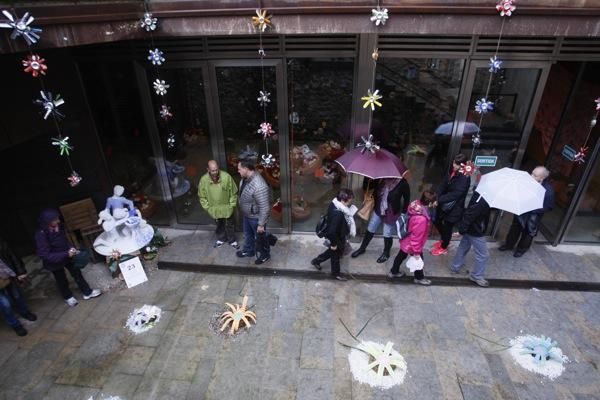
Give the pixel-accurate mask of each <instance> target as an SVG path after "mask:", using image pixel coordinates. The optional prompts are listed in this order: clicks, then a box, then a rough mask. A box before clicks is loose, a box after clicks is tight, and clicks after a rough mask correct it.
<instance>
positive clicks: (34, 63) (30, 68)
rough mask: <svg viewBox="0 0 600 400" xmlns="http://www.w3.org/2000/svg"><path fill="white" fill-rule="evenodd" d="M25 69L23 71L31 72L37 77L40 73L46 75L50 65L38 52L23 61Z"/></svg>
mask: <svg viewBox="0 0 600 400" xmlns="http://www.w3.org/2000/svg"><path fill="white" fill-rule="evenodd" d="M21 62H22V63H23V66H24V67H25V69H24V70H23V71H25V72H30V73H31V75H32V76H33V77H34V78H37V77H38V75H39V74H42V75H46V70H47V69H48V67H47V66H46V64H44V63H45V62H46V60H45V59H43V58H42V57H40V56H38V55H37V54H31V55H29V56H27V60H23V61H21Z"/></svg>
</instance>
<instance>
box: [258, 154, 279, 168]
mask: <svg viewBox="0 0 600 400" xmlns="http://www.w3.org/2000/svg"><path fill="white" fill-rule="evenodd" d="M261 158H262V160H261V162H260V163H261V164H262V165H264V166H265V167H271V166H273V165H274V164H275V161H276V160H275V157H273V154H270V153H269V154H267V155H265V154H263V155H262V156H261Z"/></svg>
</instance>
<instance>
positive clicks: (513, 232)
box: [505, 217, 533, 253]
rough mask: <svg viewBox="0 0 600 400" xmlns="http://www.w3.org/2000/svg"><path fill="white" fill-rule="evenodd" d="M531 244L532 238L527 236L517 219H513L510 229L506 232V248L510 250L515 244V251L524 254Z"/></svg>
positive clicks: (525, 230) (525, 229) (527, 233)
mask: <svg viewBox="0 0 600 400" xmlns="http://www.w3.org/2000/svg"><path fill="white" fill-rule="evenodd" d="M532 242H533V236H531V235H530V234H529V232H528V231H527V228H526V227H525V228H523V227H522V226H521V224H520V223H519V219H518V218H517V217H514V218H513V221H512V224H511V225H510V229H509V230H508V235H506V242H505V245H506V247H508V248H509V249H512V248H514V247H515V244H516V245H517V248H516V251H518V252H521V253H525V252H526V251H527V250H529V248H530V247H531V243H532Z"/></svg>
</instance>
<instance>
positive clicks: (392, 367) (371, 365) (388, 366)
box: [348, 341, 407, 389]
mask: <svg viewBox="0 0 600 400" xmlns="http://www.w3.org/2000/svg"><path fill="white" fill-rule="evenodd" d="M393 346H394V344H393V343H392V342H387V344H386V345H385V346H384V345H382V344H380V343H375V342H368V341H363V342H360V343H359V344H358V346H356V347H357V348H356V349H352V350H351V351H350V354H349V355H348V361H349V362H350V370H351V371H352V376H353V377H354V379H356V380H357V381H359V382H361V383H365V384H367V385H369V386H373V387H379V388H382V389H389V388H391V387H392V386H395V385H399V384H402V383H403V382H404V377H405V376H406V369H407V366H406V361H405V360H404V357H402V356H401V355H400V354H399V353H398V352H397V351H395V350H394V349H393Z"/></svg>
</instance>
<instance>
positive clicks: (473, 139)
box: [471, 134, 481, 147]
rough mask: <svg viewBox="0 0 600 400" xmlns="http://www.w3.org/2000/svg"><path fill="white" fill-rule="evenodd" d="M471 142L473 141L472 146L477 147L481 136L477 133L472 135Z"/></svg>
mask: <svg viewBox="0 0 600 400" xmlns="http://www.w3.org/2000/svg"><path fill="white" fill-rule="evenodd" d="M471 142H472V143H473V147H478V146H479V145H480V144H481V136H479V134H476V135H473V136H472V137H471Z"/></svg>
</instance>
